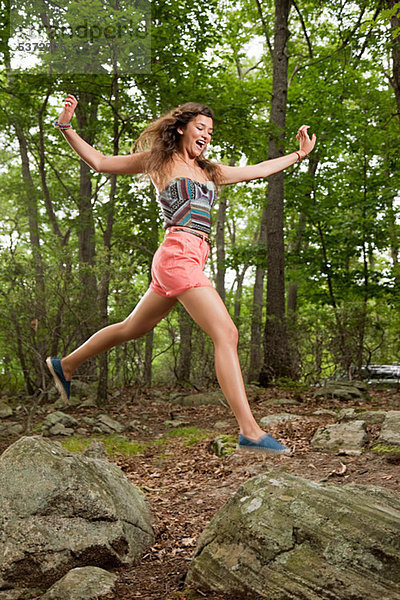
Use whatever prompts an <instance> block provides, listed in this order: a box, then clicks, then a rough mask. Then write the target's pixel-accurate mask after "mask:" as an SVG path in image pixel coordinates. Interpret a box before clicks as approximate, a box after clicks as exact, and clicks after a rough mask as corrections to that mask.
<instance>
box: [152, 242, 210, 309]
mask: <svg viewBox="0 0 400 600" xmlns="http://www.w3.org/2000/svg"><path fill="white" fill-rule="evenodd" d="M209 249H210V247H209V245H208V242H206V241H205V240H203V239H201V238H200V237H197V236H196V235H193V234H192V233H189V232H185V231H174V230H172V231H170V232H168V233H167V234H166V236H165V239H164V241H163V243H162V244H161V246H160V247H159V248H158V250H157V251H156V253H155V254H154V256H153V262H152V265H151V276H152V281H151V283H150V289H152V290H153V291H154V292H157V294H161V296H165V297H167V298H173V297H174V296H177V295H178V294H181V293H182V292H184V291H185V290H189V289H190V288H194V287H202V286H207V287H212V283H211V281H210V280H209V279H208V277H207V276H206V275H205V274H204V272H203V269H204V265H205V264H206V260H207V257H208V253H209Z"/></svg>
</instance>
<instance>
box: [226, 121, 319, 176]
mask: <svg viewBox="0 0 400 600" xmlns="http://www.w3.org/2000/svg"><path fill="white" fill-rule="evenodd" d="M309 127H310V126H309V125H302V126H301V127H300V128H299V130H298V132H297V135H296V138H297V139H298V140H299V142H300V149H299V150H297V151H296V152H292V153H291V154H286V155H285V156H279V157H278V158H272V159H270V160H264V161H263V162H260V163H257V164H256V165H247V166H245V167H228V166H227V165H221V164H220V165H219V167H220V169H221V174H222V180H221V184H222V185H227V184H229V183H239V182H240V181H251V180H252V179H261V178H263V177H268V176H269V175H273V174H274V173H279V171H283V169H286V168H287V167H290V166H291V165H294V163H296V162H297V161H298V160H303V158H305V157H306V156H307V154H309V153H310V152H311V150H312V149H313V148H314V146H315V141H316V139H317V137H316V135H315V133H314V134H313V135H312V138H311V139H310V138H309V137H308V132H307V129H309Z"/></svg>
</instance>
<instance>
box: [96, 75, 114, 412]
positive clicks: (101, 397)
mask: <svg viewBox="0 0 400 600" xmlns="http://www.w3.org/2000/svg"><path fill="white" fill-rule="evenodd" d="M112 93H113V96H114V132H113V133H114V136H113V137H114V139H113V154H114V155H117V154H119V138H120V132H119V120H118V112H119V111H118V107H119V86H118V74H117V73H114V77H113V81H112ZM116 189H117V176H116V175H111V176H110V195H109V199H108V205H107V219H106V227H105V230H104V233H103V243H104V250H105V253H106V254H105V261H104V263H105V269H104V272H103V274H102V279H101V281H100V284H99V313H100V321H101V327H106V326H107V325H108V296H109V292H110V264H111V240H112V233H113V226H114V209H115V195H116ZM98 366H99V379H98V386H97V404H98V405H99V406H101V405H102V404H105V403H106V402H107V392H108V351H107V352H103V353H102V354H100V356H99V357H98Z"/></svg>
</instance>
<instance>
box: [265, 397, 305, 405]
mask: <svg viewBox="0 0 400 600" xmlns="http://www.w3.org/2000/svg"><path fill="white" fill-rule="evenodd" d="M265 404H266V405H267V406H299V402H297V400H292V399H291V398H273V399H272V400H266V401H265Z"/></svg>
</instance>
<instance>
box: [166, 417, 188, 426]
mask: <svg viewBox="0 0 400 600" xmlns="http://www.w3.org/2000/svg"><path fill="white" fill-rule="evenodd" d="M187 424H188V421H181V420H180V419H172V420H171V421H164V425H165V427H182V426H185V425H187Z"/></svg>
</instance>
